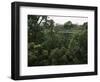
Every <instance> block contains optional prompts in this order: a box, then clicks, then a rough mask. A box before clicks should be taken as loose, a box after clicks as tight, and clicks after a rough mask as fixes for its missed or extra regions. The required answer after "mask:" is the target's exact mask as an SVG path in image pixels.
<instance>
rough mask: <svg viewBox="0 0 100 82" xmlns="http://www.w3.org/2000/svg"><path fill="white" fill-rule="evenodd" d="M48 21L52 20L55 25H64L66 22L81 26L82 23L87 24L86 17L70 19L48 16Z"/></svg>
mask: <svg viewBox="0 0 100 82" xmlns="http://www.w3.org/2000/svg"><path fill="white" fill-rule="evenodd" d="M48 17H49V19H53V20H54V22H55V23H59V24H64V23H65V22H67V21H71V22H72V23H73V24H78V25H81V24H83V23H84V22H88V18H87V17H75V16H74V17H71V16H66V17H65V16H48Z"/></svg>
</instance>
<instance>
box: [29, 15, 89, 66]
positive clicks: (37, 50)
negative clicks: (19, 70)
mask: <svg viewBox="0 0 100 82" xmlns="http://www.w3.org/2000/svg"><path fill="white" fill-rule="evenodd" d="M87 29H88V22H83V24H74V23H73V22H72V21H71V20H69V21H66V22H64V24H59V23H56V22H55V20H53V19H50V16H45V15H44V16H42V15H28V66H47V65H71V64H87V63H88V60H87V57H88V56H87Z"/></svg>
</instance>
